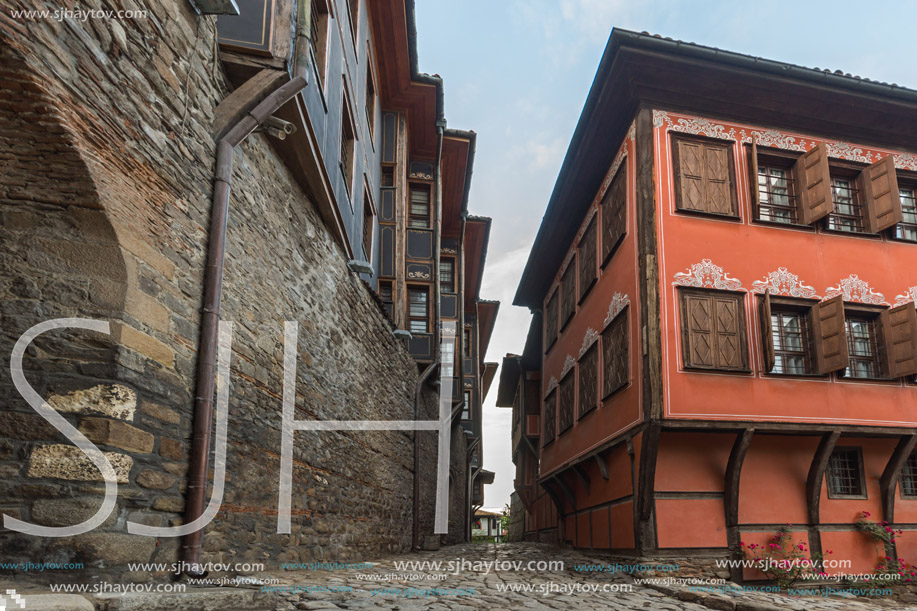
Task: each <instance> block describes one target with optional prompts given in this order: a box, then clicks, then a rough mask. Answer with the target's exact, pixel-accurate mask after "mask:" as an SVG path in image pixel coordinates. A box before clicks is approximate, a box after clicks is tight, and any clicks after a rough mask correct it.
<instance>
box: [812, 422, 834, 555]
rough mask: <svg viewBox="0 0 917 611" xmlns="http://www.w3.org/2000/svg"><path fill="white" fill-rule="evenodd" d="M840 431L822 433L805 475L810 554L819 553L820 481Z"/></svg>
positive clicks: (822, 478) (823, 476)
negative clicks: (807, 473)
mask: <svg viewBox="0 0 917 611" xmlns="http://www.w3.org/2000/svg"><path fill="white" fill-rule="evenodd" d="M840 436H841V432H840V431H832V432H830V433H825V434H824V435H822V438H821V441H820V442H819V443H818V449H817V450H815V456H813V457H812V464H811V465H810V466H809V475H808V477H806V509H807V514H808V519H809V550H810V551H811V554H812V556H813V557H814V556H819V555H821V533H820V532H819V530H818V523H819V521H820V518H819V501H820V500H821V483H822V481H823V480H824V479H825V470H826V469H827V468H828V459H829V458H831V453H832V452H834V446H835V445H837V440H838V438H840Z"/></svg>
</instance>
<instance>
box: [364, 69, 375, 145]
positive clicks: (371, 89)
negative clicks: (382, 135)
mask: <svg viewBox="0 0 917 611" xmlns="http://www.w3.org/2000/svg"><path fill="white" fill-rule="evenodd" d="M365 107H366V127H367V131H368V132H369V137H370V138H375V125H376V82H375V81H374V80H373V64H372V62H371V61H369V57H368V56H367V58H366V104H365Z"/></svg>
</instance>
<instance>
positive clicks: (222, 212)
mask: <svg viewBox="0 0 917 611" xmlns="http://www.w3.org/2000/svg"><path fill="white" fill-rule="evenodd" d="M305 86H306V81H305V79H303V78H302V77H296V78H294V79H293V80H291V81H290V82H288V83H286V84H285V85H283V86H281V87H279V88H278V89H276V90H275V91H274V92H272V93H271V94H269V95H268V96H267V97H266V98H265V99H264V100H263V101H261V103H259V104H258V105H257V106H255V107H254V108H253V109H252V110H251V111H249V112H248V113H247V114H245V115H243V116H242V117H241V118H240V119H239V120H238V121H237V122H236V123H235V124H234V125H233V126H232V127H231V128H230V129H229V131H228V132H227V133H226V135H225V136H223V137H222V138H221V139H220V140H219V142H217V158H216V172H215V174H214V187H213V207H212V209H211V212H210V233H209V236H210V243H209V244H208V247H207V266H206V268H205V270H204V300H203V301H204V305H203V308H202V310H201V344H200V352H199V354H198V361H197V377H196V381H195V386H196V389H197V393H196V396H195V399H194V433H193V438H192V441H191V459H190V465H189V471H188V501H187V507H186V510H185V523H189V522H193V521H194V520H196V519H197V518H199V517H200V516H201V515H202V514H203V512H204V496H205V493H206V491H207V471H208V463H209V460H210V430H211V428H212V424H213V388H214V377H215V375H216V367H215V363H216V349H217V328H218V325H219V320H220V301H221V298H222V294H223V261H224V255H225V253H226V224H227V221H228V219H229V192H230V187H231V184H232V154H233V149H234V148H235V147H236V146H238V145H239V144H240V143H241V142H242V141H243V140H245V139H246V138H247V137H248V135H249V134H251V133H252V132H253V131H254V130H255V129H256V128H257V127H258V126H260V125H261V124H262V123H263V122H264V121H265V120H266V119H267V118H268V117H270V116H271V115H273V114H274V113H275V112H276V111H277V110H278V109H279V108H280V107H281V106H283V105H284V104H286V103H287V102H288V101H289V100H290V99H292V98H293V97H294V96H295V95H296V94H297V93H299V92H300V91H301V90H302V89H303V88H304V87H305ZM203 535H204V531H203V528H201V529H199V530H197V531H195V532H193V533H191V534H189V535H186V536H185V540H184V546H183V550H182V551H183V558H184V561H185V562H186V563H187V565H188V566H190V567H192V568H191V570H190V571H188V572H189V574H191V575H192V576H199V575H200V574H202V573H199V572H198V571H199V569H200V566H201V562H200V560H201V544H202V541H203Z"/></svg>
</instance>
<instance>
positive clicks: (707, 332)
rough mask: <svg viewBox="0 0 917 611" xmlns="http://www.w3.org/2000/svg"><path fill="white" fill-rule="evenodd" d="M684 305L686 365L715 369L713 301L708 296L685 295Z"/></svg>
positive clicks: (683, 330) (683, 328)
mask: <svg viewBox="0 0 917 611" xmlns="http://www.w3.org/2000/svg"><path fill="white" fill-rule="evenodd" d="M684 305H685V307H684V310H685V311H684V314H685V320H684V321H683V326H682V332H683V333H684V334H685V342H684V344H685V364H686V365H689V366H692V367H713V366H714V364H715V361H714V352H713V350H714V339H713V299H712V298H711V297H709V296H706V295H703V296H702V295H685V296H684Z"/></svg>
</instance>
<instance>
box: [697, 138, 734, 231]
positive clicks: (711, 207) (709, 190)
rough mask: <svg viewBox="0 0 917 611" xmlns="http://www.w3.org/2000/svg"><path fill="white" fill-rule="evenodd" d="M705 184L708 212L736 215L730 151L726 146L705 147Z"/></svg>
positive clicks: (708, 145)
mask: <svg viewBox="0 0 917 611" xmlns="http://www.w3.org/2000/svg"><path fill="white" fill-rule="evenodd" d="M704 183H705V186H706V206H705V209H706V210H707V211H708V212H715V213H717V214H734V210H733V206H732V181H731V180H730V171H729V149H728V148H727V147H726V146H725V145H716V144H705V145H704Z"/></svg>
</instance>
